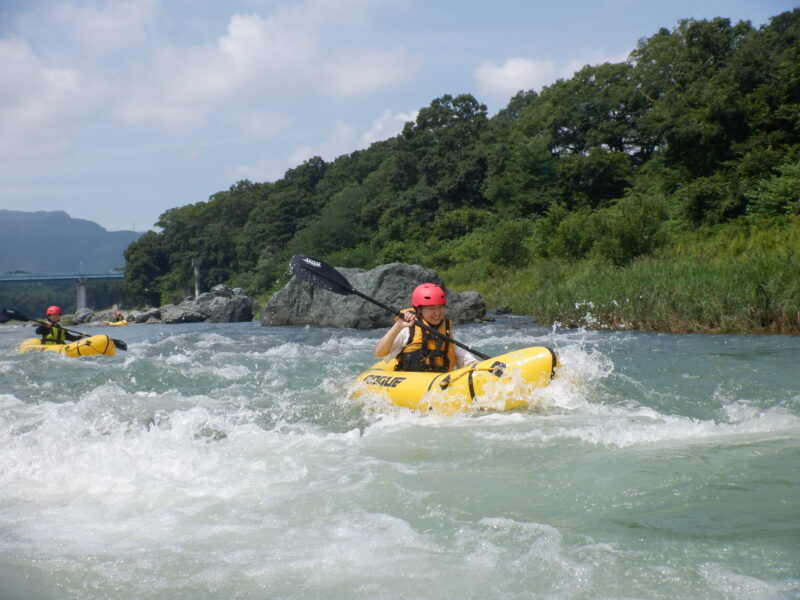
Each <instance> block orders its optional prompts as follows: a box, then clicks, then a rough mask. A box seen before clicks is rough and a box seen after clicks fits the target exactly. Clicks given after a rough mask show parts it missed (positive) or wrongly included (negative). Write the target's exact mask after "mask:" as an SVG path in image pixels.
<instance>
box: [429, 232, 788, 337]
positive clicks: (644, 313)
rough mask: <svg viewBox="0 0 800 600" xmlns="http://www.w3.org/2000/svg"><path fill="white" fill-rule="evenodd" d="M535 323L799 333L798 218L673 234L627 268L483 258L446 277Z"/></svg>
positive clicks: (453, 284) (558, 261)
mask: <svg viewBox="0 0 800 600" xmlns="http://www.w3.org/2000/svg"><path fill="white" fill-rule="evenodd" d="M443 275H444V277H445V281H447V282H448V284H449V285H451V286H453V287H456V288H457V289H467V288H469V289H475V290H477V291H479V292H481V294H482V295H483V297H484V299H485V300H486V302H487V305H488V306H490V307H499V306H507V307H509V308H510V309H511V310H512V311H513V312H514V313H518V314H526V315H531V316H533V317H534V318H535V319H536V320H537V321H538V322H541V323H548V324H550V323H554V322H558V323H561V324H562V325H565V326H585V327H590V328H614V329H617V328H625V329H637V330H651V331H670V332H683V333H685V332H703V333H787V334H798V333H800V219H798V218H796V217H790V218H784V219H774V220H771V221H757V222H756V221H752V220H742V221H739V222H735V223H732V224H728V225H726V226H718V227H716V228H713V229H708V230H703V231H692V232H679V233H674V234H673V236H672V243H671V244H669V245H668V246H666V247H665V248H664V249H662V251H661V252H660V253H658V254H657V255H653V256H648V257H643V258H640V259H638V260H635V261H633V262H632V263H630V264H628V265H626V266H624V267H614V266H610V265H608V264H604V263H601V262H597V261H596V260H584V261H579V262H567V261H560V260H552V259H550V260H543V259H540V260H537V261H535V262H532V263H530V264H529V265H527V266H526V267H523V268H518V269H513V268H502V269H499V268H492V266H491V265H489V264H487V263H486V261H485V260H484V259H482V260H481V261H473V263H471V265H461V266H459V267H455V268H452V269H450V270H448V271H446V272H445V273H443Z"/></svg>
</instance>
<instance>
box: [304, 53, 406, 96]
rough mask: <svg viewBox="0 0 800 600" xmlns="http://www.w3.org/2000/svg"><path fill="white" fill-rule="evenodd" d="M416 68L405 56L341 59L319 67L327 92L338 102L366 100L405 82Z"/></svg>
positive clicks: (398, 54)
mask: <svg viewBox="0 0 800 600" xmlns="http://www.w3.org/2000/svg"><path fill="white" fill-rule="evenodd" d="M413 70H414V66H413V65H412V64H411V63H410V61H409V59H408V58H407V57H406V56H405V55H404V53H402V52H361V53H359V54H355V55H349V56H348V55H339V56H336V57H335V58H334V59H333V60H329V61H326V62H325V63H324V64H323V65H321V67H320V71H321V74H322V80H323V82H324V84H323V85H324V90H325V92H326V93H328V94H329V95H331V96H333V97H335V98H352V97H356V96H364V95H366V94H371V93H373V92H377V91H380V90H385V89H389V88H391V87H393V86H395V85H396V84H398V83H400V82H402V81H405V80H406V79H407V78H408V77H409V75H410V74H411V72H412V71H413Z"/></svg>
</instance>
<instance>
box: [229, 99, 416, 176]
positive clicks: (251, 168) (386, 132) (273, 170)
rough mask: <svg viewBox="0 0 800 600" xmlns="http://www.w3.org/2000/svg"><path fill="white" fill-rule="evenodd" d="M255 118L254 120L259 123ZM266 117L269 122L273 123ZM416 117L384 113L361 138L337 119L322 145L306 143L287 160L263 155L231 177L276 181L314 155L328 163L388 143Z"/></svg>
mask: <svg viewBox="0 0 800 600" xmlns="http://www.w3.org/2000/svg"><path fill="white" fill-rule="evenodd" d="M258 118H260V117H258V116H255V120H256V121H257V120H258ZM271 118H272V117H271V116H267V117H266V119H267V121H270V120H271ZM416 118H417V111H413V112H411V113H408V114H404V113H397V114H394V113H392V111H390V110H385V111H384V112H383V114H381V115H380V116H379V117H378V118H377V119H375V120H374V121H373V122H372V125H371V126H370V127H369V129H368V130H367V131H366V132H364V133H363V134H361V135H359V133H358V131H357V129H356V127H354V126H353V125H351V124H349V123H345V122H344V121H342V120H337V121H336V123H335V125H334V127H333V129H332V130H331V131H330V132H329V134H328V136H327V138H326V139H325V140H323V141H322V142H320V143H319V144H304V145H301V146H298V147H297V148H295V150H294V151H293V152H292V153H291V154H290V155H289V156H288V157H287V158H284V159H275V158H273V157H272V156H270V155H267V156H262V157H261V158H259V160H258V161H257V162H256V164H254V165H237V166H235V167H232V168H230V169H229V170H228V175H229V177H230V178H231V179H232V180H234V181H239V180H241V179H250V180H253V181H274V180H275V179H279V178H281V177H283V176H284V174H285V173H286V171H287V170H288V169H291V168H294V167H296V166H298V165H299V164H301V163H303V162H304V161H306V160H308V159H309V158H311V157H312V156H320V157H322V158H323V159H324V160H325V161H329V162H330V161H332V160H334V159H335V158H337V157H339V156H341V155H343V154H348V153H350V152H353V151H354V150H355V149H358V148H366V147H367V146H369V145H370V144H372V143H374V142H377V141H380V140H385V139H388V138H390V137H393V136H395V135H397V134H398V133H400V131H401V130H402V129H403V125H404V124H405V123H406V122H407V121H413V120H415V119H416Z"/></svg>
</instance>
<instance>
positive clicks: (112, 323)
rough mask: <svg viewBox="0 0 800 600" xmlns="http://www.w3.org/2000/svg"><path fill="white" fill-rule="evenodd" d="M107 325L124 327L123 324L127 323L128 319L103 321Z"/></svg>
mask: <svg viewBox="0 0 800 600" xmlns="http://www.w3.org/2000/svg"><path fill="white" fill-rule="evenodd" d="M103 322H104V323H105V324H106V325H111V326H112V327H122V326H123V325H127V324H128V322H127V321H103Z"/></svg>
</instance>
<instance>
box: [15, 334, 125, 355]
mask: <svg viewBox="0 0 800 600" xmlns="http://www.w3.org/2000/svg"><path fill="white" fill-rule="evenodd" d="M116 351H117V347H116V346H115V345H114V342H113V341H112V340H111V338H110V337H108V336H107V335H93V336H90V337H87V338H83V339H80V340H78V341H77V342H70V343H69V344H43V343H42V340H41V338H29V339H27V340H25V341H24V342H22V343H21V344H20V345H19V353H20V354H25V353H26V352H59V353H61V354H65V355H66V356H71V357H75V356H92V355H97V354H102V355H105V356H114V354H115V353H116Z"/></svg>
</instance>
